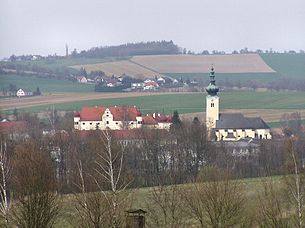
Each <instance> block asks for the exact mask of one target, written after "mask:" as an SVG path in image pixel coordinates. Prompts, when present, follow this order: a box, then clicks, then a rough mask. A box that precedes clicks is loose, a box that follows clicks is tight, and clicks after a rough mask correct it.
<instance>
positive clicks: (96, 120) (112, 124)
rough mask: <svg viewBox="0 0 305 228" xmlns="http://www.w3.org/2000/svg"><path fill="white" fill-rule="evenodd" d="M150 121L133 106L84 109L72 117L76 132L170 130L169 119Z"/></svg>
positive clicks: (164, 117) (159, 118)
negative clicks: (142, 129)
mask: <svg viewBox="0 0 305 228" xmlns="http://www.w3.org/2000/svg"><path fill="white" fill-rule="evenodd" d="M161 117H162V118H161ZM152 119H153V121H152ZM152 119H151V118H148V117H147V116H144V117H142V113H141V112H140V111H139V109H138V108H137V107H135V106H133V107H117V106H115V107H84V108H82V110H81V111H80V112H79V113H77V114H76V115H75V116H74V128H75V129H76V130H98V129H99V130H105V129H111V130H122V129H136V128H142V127H143V128H145V127H147V128H156V129H167V130H168V129H169V128H170V125H171V117H166V116H165V115H164V114H162V115H159V116H157V117H156V118H154V117H152Z"/></svg>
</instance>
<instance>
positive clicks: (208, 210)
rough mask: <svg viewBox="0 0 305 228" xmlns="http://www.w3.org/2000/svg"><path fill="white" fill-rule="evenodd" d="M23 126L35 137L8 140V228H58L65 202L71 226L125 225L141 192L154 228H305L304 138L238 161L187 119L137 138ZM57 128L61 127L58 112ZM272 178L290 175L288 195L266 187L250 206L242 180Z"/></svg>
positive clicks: (1, 207)
mask: <svg viewBox="0 0 305 228" xmlns="http://www.w3.org/2000/svg"><path fill="white" fill-rule="evenodd" d="M19 119H20V120H22V119H23V120H27V121H28V122H29V123H30V128H29V129H28V130H27V131H26V132H27V137H20V138H19V139H16V138H15V139H14V140H12V137H11V134H12V133H10V132H2V134H1V153H0V173H1V178H0V180H1V184H0V185H1V201H0V202H1V203H0V214H1V216H2V222H3V224H4V225H5V226H7V227H11V226H12V225H17V226H19V227H53V226H54V224H55V223H56V221H58V219H59V218H60V216H63V208H62V205H61V204H62V203H61V202H65V200H64V199H65V197H68V198H69V199H70V200H71V204H72V205H73V207H72V208H71V209H70V210H71V211H70V213H71V214H73V216H72V217H70V218H69V216H67V215H66V214H64V216H65V217H67V218H66V219H68V220H69V223H71V225H72V226H73V227H124V226H125V224H124V222H125V210H127V209H128V208H131V207H132V206H133V204H132V201H133V200H132V197H133V195H134V192H136V191H137V188H138V187H149V186H151V187H152V188H150V189H148V195H147V197H146V198H145V199H144V204H143V205H144V207H145V209H146V210H148V211H149V215H148V218H147V223H148V226H149V227H189V226H190V224H193V225H195V226H196V227H251V226H255V225H257V226H260V227H291V226H296V227H303V224H304V222H303V220H304V216H303V209H304V205H303V197H304V192H305V185H304V183H303V180H304V170H303V168H302V167H303V164H302V161H303V158H304V148H305V141H304V137H302V134H303V132H302V131H300V132H299V133H297V132H295V134H294V137H290V138H286V139H285V140H281V141H263V142H262V143H261V144H260V145H259V150H251V148H249V150H248V152H247V153H245V154H243V155H240V156H236V155H234V153H233V152H232V150H230V148H229V147H227V146H226V144H222V143H219V144H218V143H217V144H216V143H214V142H211V141H209V140H208V137H207V136H208V135H207V131H206V128H205V126H204V124H202V123H200V122H199V121H198V119H194V121H192V122H190V123H188V122H182V121H181V120H180V119H179V115H178V113H175V116H174V117H173V127H172V128H171V130H170V131H169V132H167V131H157V130H155V131H148V130H144V129H143V130H142V131H141V133H140V135H141V136H142V137H140V138H139V139H138V140H136V141H132V140H127V139H125V140H122V139H117V138H115V137H114V135H113V134H112V132H111V131H92V132H90V133H86V134H85V135H84V134H83V133H81V134H80V133H79V132H74V131H71V130H70V131H69V130H67V131H54V132H53V133H52V134H48V135H42V131H41V129H40V125H39V121H38V120H37V119H36V117H35V116H32V115H23V116H21V115H20V116H19ZM49 122H50V124H51V125H52V126H53V127H52V128H53V129H54V130H56V128H59V125H60V122H59V120H58V118H57V117H56V114H55V112H54V111H53V112H51V111H50V118H49ZM72 124H73V123H72ZM66 129H71V126H67V127H66ZM274 175H282V180H281V183H282V184H281V189H279V188H278V187H275V185H274V181H265V182H266V183H265V184H262V188H261V190H260V191H259V193H258V195H257V199H256V200H255V202H254V203H253V202H252V204H254V205H255V206H253V205H252V204H249V201H248V200H249V199H248V198H247V191H246V188H247V186H245V185H244V184H243V182H242V181H240V180H237V179H239V178H244V177H265V176H274ZM266 180H267V179H266ZM66 194H70V195H66ZM62 195H65V196H64V197H61V196H62ZM250 205H252V206H250ZM256 207H257V208H260V210H256V209H255V208H256ZM251 210H254V211H256V212H255V213H254V212H253V211H252V212H251ZM288 212H289V213H288ZM256 217H257V218H256Z"/></svg>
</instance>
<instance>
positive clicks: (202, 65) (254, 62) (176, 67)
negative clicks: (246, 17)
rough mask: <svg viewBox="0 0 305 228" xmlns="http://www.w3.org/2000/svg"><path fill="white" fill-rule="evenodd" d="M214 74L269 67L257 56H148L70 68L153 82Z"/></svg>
mask: <svg viewBox="0 0 305 228" xmlns="http://www.w3.org/2000/svg"><path fill="white" fill-rule="evenodd" d="M212 64H213V65H214V66H215V68H216V71H217V73H270V72H274V70H273V69H272V68H271V67H269V66H268V65H267V64H266V63H265V62H264V60H263V59H262V58H261V57H260V56H259V55H257V54H236V55H147V56H145V55H144V56H134V57H132V58H131V59H130V60H123V61H116V62H106V63H97V64H85V65H76V66H71V67H73V68H75V69H80V68H81V67H84V68H85V69H86V70H87V71H89V72H90V71H97V70H101V71H103V72H105V73H106V75H108V76H111V75H113V74H114V75H116V76H121V75H122V74H127V75H131V76H133V77H135V78H147V77H148V78H153V77H155V76H156V75H157V76H159V75H160V74H162V73H207V72H209V71H210V68H211V65H212Z"/></svg>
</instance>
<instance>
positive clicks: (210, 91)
mask: <svg viewBox="0 0 305 228" xmlns="http://www.w3.org/2000/svg"><path fill="white" fill-rule="evenodd" d="M206 91H207V92H208V94H209V95H210V96H217V93H218V91H219V88H218V86H216V83H215V72H214V67H213V65H212V67H211V71H210V83H209V85H208V87H207V88H206Z"/></svg>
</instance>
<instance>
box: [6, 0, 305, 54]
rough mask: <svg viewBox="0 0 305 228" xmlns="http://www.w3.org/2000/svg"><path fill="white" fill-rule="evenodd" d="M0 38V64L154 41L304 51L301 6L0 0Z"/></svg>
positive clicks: (254, 1)
mask: <svg viewBox="0 0 305 228" xmlns="http://www.w3.org/2000/svg"><path fill="white" fill-rule="evenodd" d="M0 35H1V36H0V37H1V38H0V39H1V40H0V58H3V57H8V56H10V55H11V54H13V53H14V54H17V55H20V54H30V53H32V54H41V55H46V54H54V53H57V54H64V52H65V43H68V45H69V48H70V50H72V49H73V48H77V50H83V49H88V48H90V47H94V46H105V45H117V44H122V43H127V42H138V41H153V40H173V41H174V42H175V43H177V44H178V45H180V46H182V47H185V48H187V49H188V50H189V49H190V50H194V51H196V52H197V51H202V50H204V49H207V50H213V49H216V50H225V51H232V50H235V49H236V50H240V49H241V48H244V47H248V48H249V49H253V50H255V49H258V48H260V49H264V50H265V49H269V48H273V49H274V50H281V51H283V50H289V49H295V50H300V49H304V50H305V0H209V1H207V0H181V1H180V0H120V1H119V0H0Z"/></svg>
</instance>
